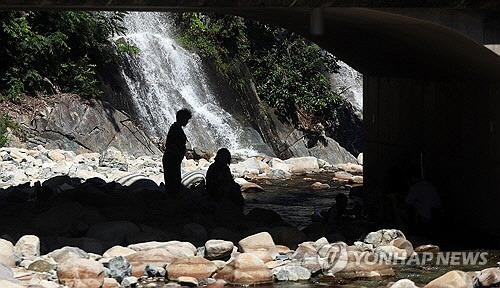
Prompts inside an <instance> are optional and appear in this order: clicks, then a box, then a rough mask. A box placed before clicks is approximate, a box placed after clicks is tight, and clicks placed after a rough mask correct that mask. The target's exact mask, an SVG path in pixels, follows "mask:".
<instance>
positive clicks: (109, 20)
mask: <svg viewBox="0 0 500 288" xmlns="http://www.w3.org/2000/svg"><path fill="white" fill-rule="evenodd" d="M124 16H125V14H124V13H122V12H116V13H105V14H104V13H99V12H74V11H67V12H16V11H2V12H0V41H1V42H2V45H1V46H0V58H1V59H2V62H3V65H2V66H1V67H0V75H1V76H0V77H1V78H0V91H1V92H3V93H5V94H6V95H8V97H9V99H10V100H14V101H15V100H17V99H18V98H19V97H20V96H21V95H23V94H24V93H27V94H32V95H34V94H37V93H53V92H54V91H53V88H54V87H52V85H56V86H57V87H58V88H59V89H60V90H61V92H72V93H78V94H80V95H81V96H83V97H87V98H91V97H96V96H99V95H100V94H101V91H100V90H99V86H98V84H99V81H98V78H97V75H96V73H97V71H98V69H99V68H100V67H103V66H104V65H107V64H109V63H111V62H113V61H116V55H117V54H116V51H118V52H119V53H120V52H121V53H129V52H130V51H131V49H132V48H131V47H127V45H126V44H124V45H121V46H120V45H117V49H116V50H115V49H113V46H112V45H110V42H109V41H108V38H109V37H110V36H113V35H116V34H121V33H124V31H125V28H124V27H123V26H121V23H122V20H123V17H124ZM132 50H133V49H132Z"/></svg>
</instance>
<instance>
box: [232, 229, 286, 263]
mask: <svg viewBox="0 0 500 288" xmlns="http://www.w3.org/2000/svg"><path fill="white" fill-rule="evenodd" d="M238 245H239V247H240V250H241V251H242V252H244V253H251V254H252V255H255V256H257V257H258V258H259V259H261V260H262V261H264V263H265V262H269V261H272V260H274V258H276V256H278V255H279V252H278V249H276V245H275V244H274V241H273V238H272V237H271V234H269V233H268V232H261V233H257V234H254V235H251V236H248V237H246V238H244V239H241V240H240V242H238Z"/></svg>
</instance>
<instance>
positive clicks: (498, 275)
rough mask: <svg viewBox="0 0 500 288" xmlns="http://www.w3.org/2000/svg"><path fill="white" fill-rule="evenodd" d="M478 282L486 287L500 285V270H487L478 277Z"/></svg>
mask: <svg viewBox="0 0 500 288" xmlns="http://www.w3.org/2000/svg"><path fill="white" fill-rule="evenodd" d="M477 281H478V282H479V283H480V284H481V285H482V286H485V287H489V286H494V285H498V284H500V268H487V269H484V270H482V271H481V272H479V273H478V275H477Z"/></svg>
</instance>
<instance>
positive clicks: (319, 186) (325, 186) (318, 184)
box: [311, 182, 330, 190]
mask: <svg viewBox="0 0 500 288" xmlns="http://www.w3.org/2000/svg"><path fill="white" fill-rule="evenodd" d="M311 188H312V189H313V190H326V189H330V185H328V184H326V183H321V182H314V183H313V184H311Z"/></svg>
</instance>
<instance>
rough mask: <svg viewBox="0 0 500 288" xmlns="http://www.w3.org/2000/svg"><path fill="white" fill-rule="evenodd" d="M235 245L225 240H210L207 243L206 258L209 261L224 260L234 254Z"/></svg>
mask: <svg viewBox="0 0 500 288" xmlns="http://www.w3.org/2000/svg"><path fill="white" fill-rule="evenodd" d="M233 248H234V244H233V242H231V241H225V240H208V241H207V242H206V243H205V257H206V258H207V259H209V260H217V259H224V258H226V257H228V256H230V255H231V252H233Z"/></svg>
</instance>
